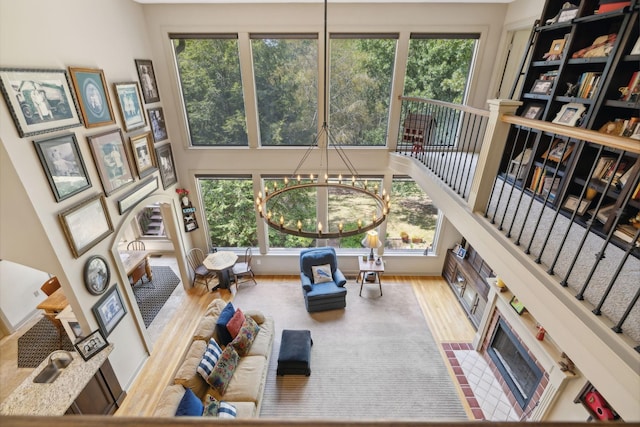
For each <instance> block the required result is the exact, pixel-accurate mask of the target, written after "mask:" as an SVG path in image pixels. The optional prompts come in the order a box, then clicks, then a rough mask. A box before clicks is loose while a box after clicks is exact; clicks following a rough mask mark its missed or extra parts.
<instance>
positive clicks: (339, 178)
mask: <svg viewBox="0 0 640 427" xmlns="http://www.w3.org/2000/svg"><path fill="white" fill-rule="evenodd" d="M338 184H342V174H341V173H340V174H338Z"/></svg>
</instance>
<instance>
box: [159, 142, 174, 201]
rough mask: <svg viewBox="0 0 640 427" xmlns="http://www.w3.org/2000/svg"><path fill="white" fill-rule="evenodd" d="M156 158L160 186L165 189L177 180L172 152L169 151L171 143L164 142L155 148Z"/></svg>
mask: <svg viewBox="0 0 640 427" xmlns="http://www.w3.org/2000/svg"><path fill="white" fill-rule="evenodd" d="M156 160H157V162H158V168H159V169H160V179H161V180H162V188H163V189H164V190H166V189H167V188H168V187H170V186H171V185H173V184H175V183H176V182H178V176H177V174H176V168H175V166H174V162H173V153H172V152H171V144H164V145H162V146H160V147H158V148H156Z"/></svg>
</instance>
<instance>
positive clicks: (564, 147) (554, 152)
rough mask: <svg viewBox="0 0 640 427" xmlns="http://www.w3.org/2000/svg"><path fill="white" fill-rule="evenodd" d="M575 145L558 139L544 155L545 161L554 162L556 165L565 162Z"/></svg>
mask: <svg viewBox="0 0 640 427" xmlns="http://www.w3.org/2000/svg"><path fill="white" fill-rule="evenodd" d="M574 146H575V144H574V143H573V142H568V141H563V140H561V139H558V138H556V139H555V140H553V142H552V143H551V146H550V147H549V149H548V150H547V151H545V152H544V154H543V155H542V158H543V159H548V160H552V161H554V162H556V163H560V162H564V161H565V160H567V158H568V157H569V154H571V152H572V151H573V148H574Z"/></svg>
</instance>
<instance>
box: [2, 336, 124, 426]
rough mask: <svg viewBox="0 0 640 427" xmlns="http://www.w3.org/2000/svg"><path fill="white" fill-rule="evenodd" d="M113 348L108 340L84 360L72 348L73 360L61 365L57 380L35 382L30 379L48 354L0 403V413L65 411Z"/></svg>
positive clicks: (63, 412)
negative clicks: (103, 347)
mask: <svg viewBox="0 0 640 427" xmlns="http://www.w3.org/2000/svg"><path fill="white" fill-rule="evenodd" d="M112 350H113V344H109V346H108V347H106V348H105V349H104V350H102V351H101V352H100V353H98V354H96V355H95V356H94V357H92V358H91V359H89V360H87V361H86V362H85V361H84V360H82V357H81V356H80V355H79V354H78V353H76V352H71V355H72V356H73V362H71V364H70V365H69V366H67V367H66V368H64V369H62V371H61V372H60V375H59V376H58V378H56V380H55V381H54V382H52V383H50V384H37V383H34V382H33V379H34V378H35V377H36V376H37V375H38V374H39V373H40V371H42V369H43V368H44V367H45V366H46V365H47V364H48V363H49V356H47V357H46V359H45V360H44V361H43V362H42V363H41V364H40V366H38V367H37V368H36V369H34V370H33V372H32V373H31V375H29V377H27V378H26V379H25V380H24V381H23V382H22V384H20V385H19V386H18V388H16V389H15V390H14V391H13V393H11V395H10V396H9V397H8V398H7V399H6V400H5V401H4V402H2V404H1V405H0V414H1V415H45V416H58V415H64V414H65V412H67V409H68V408H69V406H71V404H72V403H73V402H74V401H75V400H76V398H77V397H78V395H80V393H82V390H84V388H85V387H86V386H87V384H88V383H89V381H90V380H91V378H92V377H93V376H94V375H95V373H96V372H97V371H98V369H100V367H101V366H102V364H103V363H104V362H105V361H106V360H107V357H109V354H110V353H111V351H112Z"/></svg>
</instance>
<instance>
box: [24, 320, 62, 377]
mask: <svg viewBox="0 0 640 427" xmlns="http://www.w3.org/2000/svg"><path fill="white" fill-rule="evenodd" d="M56 350H69V351H74V348H73V344H71V341H70V340H69V336H68V335H67V334H66V333H64V332H63V333H62V345H60V335H59V332H58V328H56V327H55V326H54V325H53V323H51V321H50V320H49V319H47V318H46V317H43V318H42V319H40V320H39V321H38V323H36V324H35V325H33V326H32V327H31V329H29V330H28V331H27V332H25V333H24V335H22V336H21V337H20V338H18V368H37V367H38V366H39V365H40V363H42V361H43V360H44V359H46V358H47V356H49V354H51V352H53V351H56Z"/></svg>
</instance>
